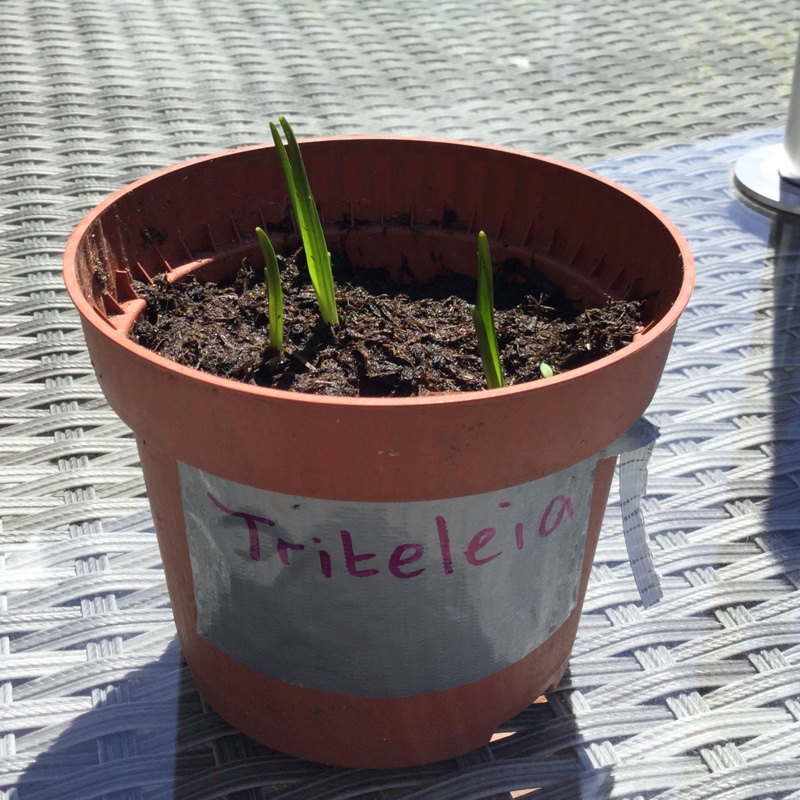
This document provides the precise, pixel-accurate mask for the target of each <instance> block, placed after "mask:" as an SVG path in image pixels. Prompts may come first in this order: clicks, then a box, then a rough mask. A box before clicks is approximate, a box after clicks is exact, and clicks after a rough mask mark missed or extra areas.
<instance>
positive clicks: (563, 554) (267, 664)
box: [178, 458, 596, 697]
mask: <svg viewBox="0 0 800 800" xmlns="http://www.w3.org/2000/svg"><path fill="white" fill-rule="evenodd" d="M595 463H596V458H592V459H588V460H587V461H584V462H582V463H580V464H578V465H577V466H575V467H571V468H570V469H568V470H565V471H563V472H559V473H557V474H554V475H550V476H548V477H546V478H542V479H541V480H537V481H534V482H532V483H527V484H525V485H522V486H515V487H512V488H509V489H504V490H502V491H495V492H488V493H486V494H479V495H472V496H468V497H456V498H448V499H444V500H435V501H424V502H409V503H354V502H341V501H332V500H318V499H310V498H306V497H298V496H294V495H286V494H278V493H276V492H269V491H264V490H261V489H256V488H253V487H251V486H245V485H242V484H238V483H233V482H231V481H228V480H224V479H222V478H219V477H216V476H214V475H209V474H207V473H205V472H201V471H200V470H198V469H195V468H194V467H191V466H188V465H186V464H179V465H178V468H179V475H180V483H181V492H182V495H183V504H184V516H185V520H186V529H187V536H188V541H189V551H190V555H191V562H192V572H193V576H194V589H195V597H196V600H197V609H198V623H197V624H198V633H199V634H200V635H201V636H203V637H205V638H206V639H208V640H209V641H210V642H212V643H213V644H214V645H215V646H216V647H218V648H219V649H220V650H222V651H224V652H225V653H227V654H229V655H230V656H232V657H234V658H236V659H237V660H239V661H241V662H242V663H244V664H246V665H247V666H249V667H251V668H252V669H254V670H257V671H259V672H263V673H265V674H267V675H270V676H272V677H274V678H278V679H280V680H283V681H286V682H288V683H293V684H296V685H300V686H304V687H307V688H311V689H317V690H321V691H327V692H333V693H342V694H351V695H357V696H362V697H403V696H408V695H415V694H422V693H425V692H435V691H439V690H443V689H450V688H453V687H456V686H460V685H463V684H465V683H469V682H471V681H475V680H478V679H479V678H484V677H486V676H488V675H491V674H493V673H495V672H497V671H498V670H501V669H503V668H504V667H507V666H509V665H510V664H513V663H515V662H517V661H519V660H520V659H521V658H523V657H524V656H526V655H527V654H528V653H530V652H531V651H532V650H534V649H535V648H536V647H538V646H539V645H540V644H542V643H543V642H544V641H545V640H546V639H547V638H548V637H549V636H550V635H551V634H552V633H553V632H554V631H555V630H556V629H557V628H558V627H559V626H560V625H561V624H562V623H563V622H564V621H565V620H566V619H567V617H568V616H569V613H570V612H571V611H572V609H573V608H574V607H575V605H576V603H577V597H578V587H579V583H580V575H581V565H582V561H583V553H584V547H585V542H586V530H587V523H588V518H589V507H590V503H591V494H592V484H593V479H594V466H595Z"/></svg>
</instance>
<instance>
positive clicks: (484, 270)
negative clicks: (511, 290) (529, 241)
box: [470, 231, 505, 389]
mask: <svg viewBox="0 0 800 800" xmlns="http://www.w3.org/2000/svg"><path fill="white" fill-rule="evenodd" d="M470 310H471V311H472V321H473V323H474V324H475V334H476V335H477V337H478V348H479V350H480V352H481V361H483V373H484V375H485V376H486V383H487V385H488V386H489V388H490V389H499V388H500V387H502V386H504V385H505V381H504V379H503V368H502V366H501V365H500V351H499V350H498V347H497V332H496V331H495V327H494V283H493V280H492V257H491V254H490V253H489V240H488V239H487V238H486V234H485V233H484V232H483V231H481V232H480V233H479V234H478V297H477V301H476V304H475V305H474V306H471V307H470Z"/></svg>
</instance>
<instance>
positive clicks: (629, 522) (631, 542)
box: [619, 442, 663, 608]
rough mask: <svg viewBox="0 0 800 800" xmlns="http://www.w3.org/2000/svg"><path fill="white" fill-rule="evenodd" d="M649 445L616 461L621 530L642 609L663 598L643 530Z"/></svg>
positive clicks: (650, 446) (624, 454) (652, 443)
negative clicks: (617, 464)
mask: <svg viewBox="0 0 800 800" xmlns="http://www.w3.org/2000/svg"><path fill="white" fill-rule="evenodd" d="M654 444H655V443H654V442H651V443H650V444H649V445H646V446H645V447H641V448H639V449H638V450H634V451H632V452H629V453H623V454H622V455H621V456H620V459H619V499H620V505H621V506H622V530H623V532H624V534H625V546H626V547H627V548H628V559H629V560H630V562H631V569H632V570H633V578H634V580H635V581H636V588H637V589H638V590H639V597H641V598H642V604H643V605H644V607H645V608H647V607H649V606H652V605H654V604H655V603H657V602H658V601H659V600H660V599H661V598H662V596H663V592H662V591H661V579H660V577H659V574H658V572H657V570H656V568H655V564H654V563H653V556H652V554H651V553H650V542H649V540H648V538H647V531H646V530H645V527H644V517H643V515H642V496H643V495H644V493H645V492H646V491H647V465H648V463H649V461H650V455H651V454H652V452H653V445H654Z"/></svg>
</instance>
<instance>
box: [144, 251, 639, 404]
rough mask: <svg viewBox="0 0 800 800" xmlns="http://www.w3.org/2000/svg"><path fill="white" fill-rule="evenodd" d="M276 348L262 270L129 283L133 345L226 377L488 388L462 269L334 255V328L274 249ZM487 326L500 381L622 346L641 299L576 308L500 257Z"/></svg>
mask: <svg viewBox="0 0 800 800" xmlns="http://www.w3.org/2000/svg"><path fill="white" fill-rule="evenodd" d="M279 261H280V265H281V276H282V279H283V289H284V337H285V347H284V352H283V354H282V355H281V356H279V357H277V363H275V360H276V356H277V354H276V353H275V351H274V350H272V349H271V348H270V345H269V329H268V305H267V294H266V289H265V286H264V281H263V269H261V268H258V269H254V268H253V267H252V266H250V265H248V264H247V263H245V264H244V265H243V266H242V268H241V269H240V270H239V272H238V274H237V275H236V276H235V277H234V278H233V279H229V280H226V281H225V282H223V283H220V284H219V285H217V284H213V283H199V282H198V281H197V280H196V279H195V278H194V277H190V278H189V279H184V280H181V281H179V282H176V283H174V284H170V283H168V282H167V281H166V279H165V278H164V277H163V276H158V277H157V278H156V279H155V281H154V283H153V284H152V285H150V284H146V285H145V284H137V285H136V289H137V291H138V293H139V295H140V296H141V297H142V298H144V299H145V300H146V301H147V309H146V311H145V314H144V319H143V320H142V321H140V322H138V323H137V324H136V325H135V327H134V330H133V337H134V339H135V340H136V341H138V342H139V343H140V344H141V345H143V346H145V347H147V348H149V349H151V350H153V351H155V352H157V353H159V354H160V355H163V356H165V357H166V358H169V359H172V360H173V361H177V362H178V363H180V364H183V365H185V366H189V367H194V368H196V369H199V370H203V371H204V372H210V373H212V374H214V375H218V376H220V377H224V378H232V379H234V380H238V381H243V382H245V383H250V384H256V385H258V386H270V387H273V388H277V389H287V390H290V391H296V392H308V393H313V394H324V395H346V396H361V397H411V396H416V395H428V394H433V393H440V392H464V391H473V390H480V389H485V388H486V382H485V378H484V373H483V365H482V362H481V357H480V352H479V350H478V344H477V339H476V336H475V329H474V326H473V322H472V316H471V313H470V304H471V303H474V302H475V292H476V283H475V280H473V279H469V278H466V277H463V276H459V275H449V276H446V277H442V278H438V279H436V280H435V281H433V282H431V283H427V284H425V285H424V286H418V285H408V286H400V285H397V284H395V283H392V282H391V281H389V280H388V279H387V277H386V275H385V274H384V273H383V272H382V271H380V270H373V269H370V270H355V269H352V268H349V267H347V266H345V267H342V266H341V265H337V264H334V278H335V281H336V300H337V304H338V309H339V319H340V323H341V324H340V326H339V328H338V329H336V330H334V329H332V328H331V327H330V326H327V325H325V324H323V323H322V322H321V321H320V316H319V309H318V306H317V302H316V297H315V295H314V291H313V289H312V286H311V282H310V279H309V277H308V273H307V270H306V268H305V263H304V260H303V258H302V254H300V255H298V256H297V257H295V258H289V259H279ZM494 295H495V298H494V299H495V326H496V328H497V338H498V345H499V349H500V359H501V362H502V365H503V371H504V374H505V379H506V384H507V385H510V384H518V383H523V382H526V381H534V380H541V379H542V374H541V365H542V364H543V363H544V364H547V365H549V366H550V367H551V368H552V370H553V372H554V373H555V374H558V373H560V372H564V371H565V370H568V369H571V368H573V367H577V366H580V365H583V364H587V363H589V362H591V361H594V360H596V359H598V358H601V357H602V356H605V355H608V354H609V353H612V352H614V351H616V350H618V349H619V348H621V347H623V346H624V345H626V344H629V343H630V342H631V341H632V339H633V335H634V333H635V332H636V331H637V330H639V329H641V326H642V323H641V316H640V306H641V302H640V301H636V300H634V301H617V302H613V301H610V300H609V301H608V302H607V303H606V304H605V305H604V306H602V307H600V308H593V309H589V310H586V311H583V312H580V313H579V312H577V311H576V310H574V309H573V307H572V305H571V304H570V303H569V302H568V301H567V300H566V298H564V297H563V296H562V295H561V293H560V292H559V291H558V290H557V289H556V288H555V287H553V286H552V285H551V284H549V282H547V281H546V280H545V279H544V278H542V277H540V276H538V275H537V274H534V273H533V272H532V270H530V269H529V268H525V267H523V266H522V265H521V264H519V263H506V264H504V265H503V266H502V268H501V269H500V270H499V271H498V272H497V273H496V275H495V279H494Z"/></svg>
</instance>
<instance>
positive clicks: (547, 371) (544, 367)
mask: <svg viewBox="0 0 800 800" xmlns="http://www.w3.org/2000/svg"><path fill="white" fill-rule="evenodd" d="M539 372H541V373H542V377H543V378H552V377H553V374H554V373H553V368H552V367H551V366H550V365H549V364H545V363H544V361H543V362H542V363H541V364H539Z"/></svg>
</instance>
